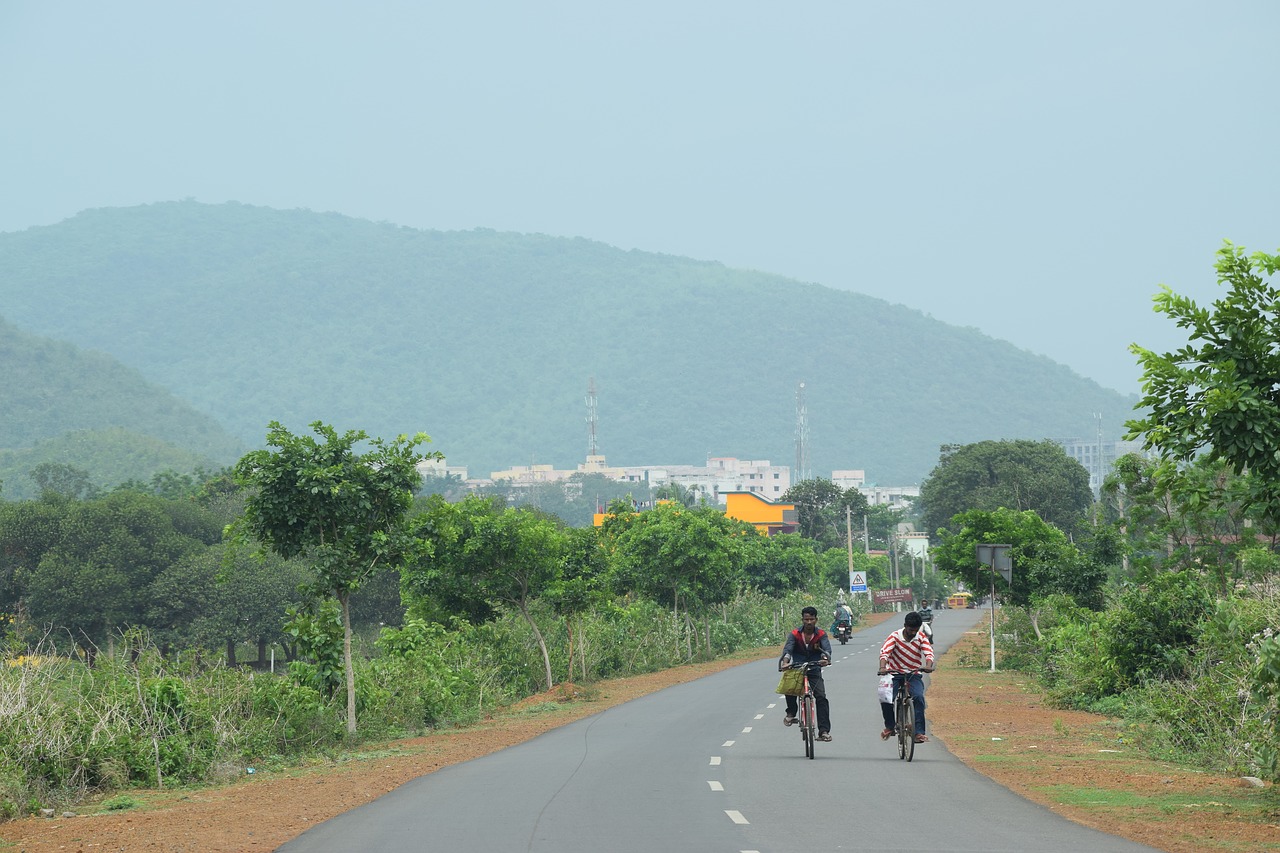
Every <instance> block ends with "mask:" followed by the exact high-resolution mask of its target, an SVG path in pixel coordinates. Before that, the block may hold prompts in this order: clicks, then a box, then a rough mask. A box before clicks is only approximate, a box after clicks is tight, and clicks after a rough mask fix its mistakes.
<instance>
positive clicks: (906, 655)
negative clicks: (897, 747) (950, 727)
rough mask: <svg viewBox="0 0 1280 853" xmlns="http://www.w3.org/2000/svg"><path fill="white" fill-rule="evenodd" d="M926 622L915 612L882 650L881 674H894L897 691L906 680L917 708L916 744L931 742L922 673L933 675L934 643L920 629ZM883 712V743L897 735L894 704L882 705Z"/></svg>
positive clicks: (908, 616)
mask: <svg viewBox="0 0 1280 853" xmlns="http://www.w3.org/2000/svg"><path fill="white" fill-rule="evenodd" d="M922 624H924V620H923V619H921V618H920V614H919V613H916V612H915V611H914V610H913V611H911V612H910V613H908V614H907V615H906V618H904V619H903V620H902V627H901V628H900V629H898V630H897V631H894V632H893V633H892V634H890V635H889V638H888V639H887V640H885V641H884V645H883V646H882V647H881V648H880V673H879V674H880V675H889V674H890V673H892V674H893V689H894V691H895V692H896V691H897V689H898V686H899V685H901V684H902V682H903V681H904V680H905V681H906V683H907V689H908V691H909V692H910V693H911V701H912V702H913V703H914V704H915V706H916V731H915V741H916V743H928V742H929V738H928V736H927V735H925V733H924V707H925V705H924V678H923V676H921V675H920V673H921V672H933V644H932V643H930V642H929V638H928V637H927V636H925V633H924V631H921V630H920V626H921V625H922ZM880 711H881V713H882V714H883V715H884V731H882V732H880V739H881V740H888V739H889V738H891V737H893V736H894V735H895V734H897V732H896V731H895V730H894V728H895V725H894V719H893V705H892V704H890V703H887V702H881V703H880Z"/></svg>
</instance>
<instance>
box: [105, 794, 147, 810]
mask: <svg viewBox="0 0 1280 853" xmlns="http://www.w3.org/2000/svg"><path fill="white" fill-rule="evenodd" d="M140 805H142V803H141V802H139V801H138V800H135V799H134V798H133V797H131V796H129V795H128V794H119V795H118V796H115V797H110V798H108V799H105V800H103V801H102V802H101V803H100V804H99V808H101V809H102V810H103V811H104V812H123V811H128V810H129V809H136V808H137V807H138V806H140Z"/></svg>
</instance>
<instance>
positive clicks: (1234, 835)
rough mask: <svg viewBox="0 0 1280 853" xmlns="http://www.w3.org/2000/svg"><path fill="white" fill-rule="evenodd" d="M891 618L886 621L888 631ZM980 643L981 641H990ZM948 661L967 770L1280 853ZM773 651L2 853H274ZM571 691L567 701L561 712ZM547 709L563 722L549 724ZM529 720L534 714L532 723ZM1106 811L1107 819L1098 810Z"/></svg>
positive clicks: (215, 792)
mask: <svg viewBox="0 0 1280 853" xmlns="http://www.w3.org/2000/svg"><path fill="white" fill-rule="evenodd" d="M889 615H891V614H877V616H878V617H880V618H877V619H876V620H875V621H877V622H878V621H881V619H883V618H887V617H888V616H889ZM983 636H985V635H983ZM966 642H970V643H973V644H975V645H976V646H977V647H978V648H979V649H980V648H981V643H982V642H983V640H982V637H981V636H979V635H973V636H972V637H970V638H966V640H965V641H962V642H961V643H960V644H957V646H956V647H953V649H952V650H951V652H949V653H948V655H947V657H946V658H944V665H943V666H942V667H941V669H940V670H939V672H938V673H936V674H935V675H934V676H933V680H932V683H931V686H930V688H929V718H930V721H931V724H932V727H933V734H934V735H935V736H936V737H937V738H938V739H939V740H941V741H942V742H943V744H944V745H945V746H946V747H947V748H948V749H949V750H950V751H951V752H952V753H954V754H955V755H957V756H958V757H959V758H960V759H961V760H962V761H964V762H965V763H967V764H969V765H970V766H972V767H973V768H974V769H976V770H978V771H979V772H981V773H984V774H986V775H988V776H990V777H992V778H993V779H995V780H996V781H998V782H1000V783H1001V784H1003V785H1006V786H1008V787H1010V788H1012V789H1013V790H1015V791H1017V792H1019V793H1021V794H1023V795H1024V796H1026V797H1028V798H1029V799H1032V800H1035V801H1037V802H1041V803H1044V804H1045V805H1047V806H1049V807H1050V808H1052V809H1053V810H1054V811H1057V812H1059V813H1060V814H1063V815H1065V816H1066V817H1069V818H1071V819H1073V820H1076V821H1079V822H1081V823H1085V824H1087V825H1090V826H1094V827H1097V828H1099V829H1103V830H1105V831H1107V832H1111V833H1114V834H1117V835H1123V836H1126V837H1129V838H1134V839H1136V840H1139V841H1142V842H1144V843H1146V844H1149V845H1151V846H1154V847H1157V848H1160V849H1164V850H1168V851H1174V853H1193V852H1194V853H1201V851H1206V850H1218V851H1230V853H1255V851H1264V850H1271V851H1274V850H1280V826H1277V823H1278V815H1280V812H1277V809H1276V799H1275V797H1274V791H1273V790H1272V789H1267V790H1265V791H1256V790H1247V789H1244V788H1242V787H1240V785H1239V782H1238V780H1232V779H1223V778H1220V777H1213V776H1210V775H1208V774H1203V773H1196V772H1192V771H1186V770H1178V769H1176V768H1171V767H1166V766H1165V765H1161V764H1158V763H1156V762H1148V761H1145V760H1143V759H1141V758H1139V757H1137V756H1134V755H1131V754H1130V753H1129V752H1127V751H1123V752H1112V751H1109V750H1111V749H1113V748H1114V747H1115V732H1114V729H1111V728H1109V725H1110V724H1109V723H1108V722H1107V721H1106V720H1104V719H1103V718H1100V717H1094V716H1092V715H1089V714H1081V713H1078V712H1065V711H1054V710H1052V709H1047V708H1044V707H1043V706H1042V705H1041V704H1040V702H1039V697H1038V695H1037V694H1036V693H1035V692H1034V691H1032V690H1029V689H1028V685H1027V684H1026V683H1025V679H1022V678H1020V677H1018V676H1016V675H1014V674H1008V675H1006V674H1004V673H995V674H991V673H988V672H986V671H985V669H981V668H977V667H974V668H972V669H966V668H958V667H955V666H953V665H950V664H952V661H953V660H955V659H963V657H964V655H965V643H966ZM776 653H777V649H776V648H775V647H769V648H767V649H758V650H755V651H753V652H750V653H745V654H741V655H738V656H735V657H734V658H731V659H728V660H722V661H714V662H712V663H706V664H694V665H691V666H686V667H681V668H679V669H675V670H669V671H667V672H660V673H653V674H650V675H643V676H638V677H635V678H626V679H618V680H614V681H608V682H602V683H601V684H598V685H593V686H592V687H591V689H590V690H587V691H583V693H582V695H579V696H573V695H571V694H572V693H573V687H572V685H569V686H567V687H562V688H557V689H556V690H555V691H552V693H551V694H550V695H543V696H537V697H532V698H531V699H527V700H525V701H524V702H521V703H520V704H519V705H517V706H516V707H514V708H512V709H511V710H510V711H509V712H508V713H505V714H503V715H502V716H500V717H497V718H495V719H493V720H489V721H486V722H485V723H483V724H481V725H479V726H476V727H474V728H469V729H465V730H459V731H448V732H441V733H438V734H433V735H431V736H429V737H423V738H414V739H411V740H403V741H397V742H396V743H394V744H389V745H384V746H381V747H378V748H377V749H376V751H373V749H372V748H371V751H369V752H366V753H362V754H359V755H355V756H352V757H350V758H348V759H347V760H344V761H342V762H338V763H326V764H323V765H318V766H315V767H311V768H307V769H303V770H296V771H291V772H287V773H271V774H268V773H256V774H254V775H252V776H245V777H244V778H242V779H241V780H240V781H237V782H235V783H233V784H229V785H225V786H222V787H217V788H202V789H198V790H180V791H136V792H131V793H130V796H131V797H132V799H134V800H135V801H137V803H138V805H137V806H136V807H135V808H133V809H130V810H128V811H121V812H105V813H89V812H90V808H89V807H86V808H85V809H84V811H85V814H84V815H83V816H77V817H55V818H24V819H22V820H18V821H12V822H9V823H5V824H0V851H11V850H12V851H31V853H37V852H38V853H45V851H49V853H52V852H53V851H59V853H62V851H70V853H74V852H75V851H128V853H133V851H173V853H179V851H181V853H239V851H266V850H273V849H275V848H276V847H277V846H279V845H280V844H283V843H284V842H285V841H288V840H290V839H292V838H295V837H296V836H298V835H299V834H301V833H302V832H303V831H305V830H306V829H307V828H309V827H311V826H313V825H315V824H317V823H319V822H321V821H324V820H327V819H329V818H331V817H333V816H335V815H338V814H341V813H342V812H344V811H347V810H348V809H351V808H354V807H355V806H358V805H361V804H363V803H366V802H368V801H369V800H372V799H374V798H376V797H378V796H381V795H382V794H385V793H386V792H388V791H391V790H392V789H394V788H396V787H398V786H399V785H401V784H403V783H404V782H407V781H409V780H410V779H413V778H416V777H418V776H421V775H423V774H426V773H431V772H432V771H434V770H438V769H439V768H441V767H445V766H448V765H450V764H456V763H458V762H462V761H467V760H469V759H472V758H476V757H478V756H481V755H485V754H488V753H490V752H494V751H496V750H499V749H502V748H504V747H506V746H510V745H512V744H516V743H521V742H523V741H525V740H528V739H530V738H532V737H536V736H537V735H539V734H541V733H543V732H545V731H547V730H549V729H552V728H555V727H557V726H561V725H564V724H565V723H568V722H571V721H573V720H577V719H581V718H582V717H585V716H589V715H591V714H595V713H598V712H599V711H602V710H604V709H606V708H609V707H612V706H614V705H617V704H620V703H622V702H626V701H628V700H630V699H634V698H636V697H639V696H643V695H645V694H647V693H651V692H654V691H656V690H661V689H663V688H664V687H669V686H671V685H673V684H680V683H683V682H686V681H692V680H694V679H696V678H700V677H702V676H704V675H708V674H710V673H713V672H718V671H720V670H722V669H726V668H728V667H731V666H736V665H738V664H740V663H742V662H744V661H747V660H757V659H760V658H765V657H773V656H774V655H775V654H776ZM562 690H563V691H566V692H567V693H569V694H570V695H569V696H568V698H567V699H566V692H562ZM549 704H554V708H553V709H551V710H547V706H548V705H549ZM530 709H536V710H533V711H531V710H530ZM1100 802H1105V805H1099V803H1100Z"/></svg>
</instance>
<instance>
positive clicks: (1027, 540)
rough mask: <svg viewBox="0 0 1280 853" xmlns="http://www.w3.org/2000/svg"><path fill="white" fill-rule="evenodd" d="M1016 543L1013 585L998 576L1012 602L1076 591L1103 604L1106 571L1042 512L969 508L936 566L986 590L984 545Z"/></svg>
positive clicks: (1080, 599) (1083, 600) (1088, 601)
mask: <svg viewBox="0 0 1280 853" xmlns="http://www.w3.org/2000/svg"><path fill="white" fill-rule="evenodd" d="M984 542H989V543H996V542H998V543H1003V544H1009V545H1011V546H1013V547H1012V548H1011V549H1010V552H1009V553H1010V556H1011V557H1012V558H1013V583H1012V585H1009V584H1006V583H1005V581H1004V579H1003V578H1002V577H1000V576H999V575H998V574H997V576H996V578H995V588H996V593H997V594H998V595H999V594H1003V595H1004V596H1006V600H1007V601H1008V602H1009V603H1010V604H1014V605H1020V606H1031V605H1034V603H1035V602H1036V601H1038V600H1039V599H1041V598H1044V597H1046V596H1050V595H1053V594H1055V593H1062V594H1065V595H1070V596H1071V597H1072V598H1073V599H1075V601H1076V602H1077V603H1079V604H1081V605H1083V606H1086V607H1091V608H1093V609H1100V608H1101V607H1102V587H1103V584H1104V583H1105V582H1106V570H1105V569H1104V568H1103V567H1101V566H1099V565H1098V564H1096V563H1095V562H1093V561H1092V560H1090V559H1088V558H1087V557H1086V556H1085V555H1084V554H1082V553H1081V552H1080V551H1079V549H1077V548H1076V547H1075V546H1074V545H1072V544H1071V542H1070V541H1068V539H1067V536H1066V534H1064V533H1063V532H1062V531H1061V530H1059V529H1058V528H1057V527H1054V526H1053V525H1051V524H1049V523H1048V522H1046V521H1045V520H1044V519H1042V518H1041V517H1040V516H1039V515H1037V514H1036V513H1034V512H1032V511H1030V510H1025V511H1023V512H1016V511H1014V510H1011V509H1007V508H1004V507H1001V508H1000V509H997V510H995V511H994V512H988V511H985V510H969V511H968V512H962V513H959V514H958V515H956V516H954V517H953V518H952V524H951V526H950V527H947V528H944V529H943V531H942V536H941V541H940V542H939V543H938V544H937V545H936V546H934V548H933V558H934V565H935V566H936V567H937V568H938V569H939V570H940V571H942V572H945V573H946V574H947V575H949V576H951V577H952V578H954V579H955V580H957V581H959V582H962V583H964V584H966V585H968V586H969V587H970V588H971V589H974V590H976V591H979V592H981V591H982V590H986V589H988V588H989V587H990V586H991V583H992V578H991V569H990V567H989V566H988V567H983V566H979V565H978V560H977V555H976V552H975V546H977V545H978V544H980V543H984Z"/></svg>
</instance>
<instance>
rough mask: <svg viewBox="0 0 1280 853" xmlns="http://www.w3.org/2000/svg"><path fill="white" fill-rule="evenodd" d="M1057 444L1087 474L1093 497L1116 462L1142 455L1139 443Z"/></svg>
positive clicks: (1082, 441) (1078, 441)
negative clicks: (1122, 458)
mask: <svg viewBox="0 0 1280 853" xmlns="http://www.w3.org/2000/svg"><path fill="white" fill-rule="evenodd" d="M1058 444H1060V445H1061V446H1062V449H1063V450H1065V451H1066V453H1067V455H1068V456H1070V457H1071V458H1072V459H1074V460H1076V461H1077V462H1079V463H1080V464H1081V465H1082V466H1084V470H1086V471H1088V472H1089V488H1090V489H1092V490H1093V494H1094V496H1097V495H1098V494H1099V491H1100V490H1101V488H1102V481H1103V480H1105V479H1106V478H1107V475H1108V474H1110V473H1111V471H1112V470H1113V469H1114V468H1115V466H1116V460H1117V459H1119V458H1120V457H1121V456H1126V455H1128V454H1130V453H1137V454H1138V455H1143V451H1142V442H1140V441H1099V440H1097V439H1089V440H1085V439H1080V438H1072V439H1068V440H1067V441H1059V442H1058Z"/></svg>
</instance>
